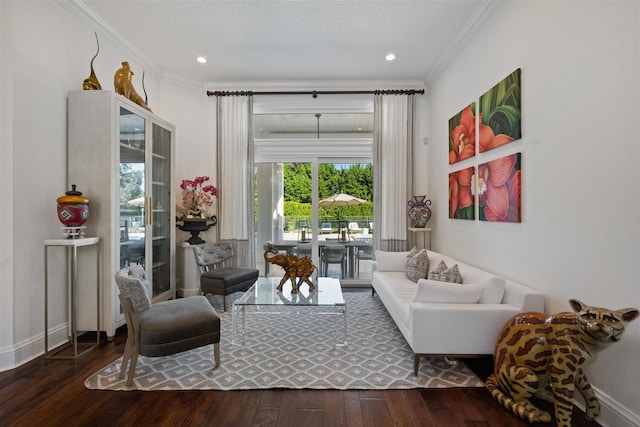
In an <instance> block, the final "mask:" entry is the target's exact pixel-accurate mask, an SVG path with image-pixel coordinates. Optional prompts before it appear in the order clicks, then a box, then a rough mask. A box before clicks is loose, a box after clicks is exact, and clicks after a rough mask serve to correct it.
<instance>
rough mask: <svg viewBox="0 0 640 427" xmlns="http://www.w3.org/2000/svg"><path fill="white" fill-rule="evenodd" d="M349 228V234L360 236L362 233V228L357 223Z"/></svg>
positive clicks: (351, 224) (351, 223)
mask: <svg viewBox="0 0 640 427" xmlns="http://www.w3.org/2000/svg"><path fill="white" fill-rule="evenodd" d="M347 228H348V229H349V233H354V234H358V233H361V232H362V228H360V226H359V225H358V223H357V222H350V223H349V225H348V226H347Z"/></svg>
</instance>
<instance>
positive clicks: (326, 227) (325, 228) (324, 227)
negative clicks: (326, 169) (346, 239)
mask: <svg viewBox="0 0 640 427" xmlns="http://www.w3.org/2000/svg"><path fill="white" fill-rule="evenodd" d="M320 233H323V234H324V233H328V234H331V233H333V228H332V227H331V223H330V222H323V223H322V224H320Z"/></svg>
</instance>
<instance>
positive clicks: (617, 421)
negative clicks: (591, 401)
mask: <svg viewBox="0 0 640 427" xmlns="http://www.w3.org/2000/svg"><path fill="white" fill-rule="evenodd" d="M593 391H594V392H595V394H596V397H597V398H598V401H599V402H600V415H599V416H598V418H597V419H596V421H597V422H598V423H599V424H600V425H602V427H637V426H640V416H639V415H638V414H635V413H634V412H633V411H631V410H630V409H629V408H627V407H626V406H624V405H621V404H620V403H618V402H617V401H616V400H614V399H612V398H611V396H609V395H608V394H606V393H603V392H602V391H601V390H599V389H598V388H596V387H593ZM575 405H576V406H578V407H579V408H580V409H581V410H582V411H583V412H584V410H585V405H584V402H582V401H575Z"/></svg>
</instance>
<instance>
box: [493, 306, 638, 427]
mask: <svg viewBox="0 0 640 427" xmlns="http://www.w3.org/2000/svg"><path fill="white" fill-rule="evenodd" d="M569 304H570V305H571V308H572V309H573V310H574V312H575V313H559V314H555V315H551V316H549V315H545V314H542V313H522V314H519V315H516V316H514V317H513V318H512V319H511V320H510V321H509V322H507V323H506V324H505V326H504V327H503V329H502V331H501V332H500V335H499V336H498V339H497V340H496V350H495V355H494V373H493V374H492V375H490V376H489V378H488V379H487V381H486V387H487V389H489V391H491V395H492V396H493V397H494V399H496V400H497V401H498V402H499V403H500V404H501V405H502V406H504V407H505V408H506V409H508V410H510V411H512V412H513V413H514V414H516V415H518V416H519V417H521V418H523V419H525V420H527V421H529V422H530V423H534V422H550V421H551V415H550V414H549V413H548V412H547V411H544V410H542V409H539V408H538V407H536V406H534V405H533V404H532V403H531V402H530V401H529V398H530V397H532V396H534V395H537V397H540V398H542V399H544V400H548V401H550V402H552V403H553V404H554V410H555V418H556V423H557V425H558V426H560V427H570V426H571V415H572V410H573V393H574V390H576V389H577V390H578V391H579V392H580V393H581V394H582V396H583V397H584V400H585V402H586V405H587V407H586V413H585V415H586V418H587V419H589V420H592V419H595V418H596V417H597V416H598V414H599V413H600V404H599V403H598V400H597V399H596V396H595V394H594V392H593V390H592V389H591V384H589V381H588V380H587V377H586V376H585V375H584V372H583V371H582V366H583V365H584V364H585V363H587V362H589V361H591V360H592V359H593V357H594V355H595V353H596V352H597V351H599V350H600V349H602V348H605V347H606V346H607V345H609V344H611V343H614V342H617V341H619V340H620V338H621V335H622V333H623V332H624V329H625V327H626V325H627V324H628V323H629V322H631V321H632V320H634V319H636V318H637V317H638V310H637V309H635V308H626V309H623V310H608V309H606V308H600V307H591V306H587V305H585V304H583V303H582V302H580V301H578V300H575V299H572V300H569ZM549 389H550V392H551V393H549Z"/></svg>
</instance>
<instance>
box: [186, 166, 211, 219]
mask: <svg viewBox="0 0 640 427" xmlns="http://www.w3.org/2000/svg"><path fill="white" fill-rule="evenodd" d="M207 181H209V177H208V176H198V177H196V179H194V180H190V179H183V180H182V183H181V184H180V188H181V189H182V208H183V211H184V212H183V217H185V218H207V217H208V212H207V208H208V207H209V206H211V205H212V204H213V198H214V197H215V196H217V195H218V189H217V188H216V187H214V186H213V185H204V183H205V182H207Z"/></svg>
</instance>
